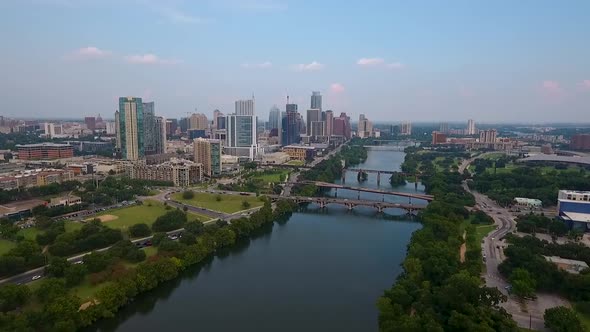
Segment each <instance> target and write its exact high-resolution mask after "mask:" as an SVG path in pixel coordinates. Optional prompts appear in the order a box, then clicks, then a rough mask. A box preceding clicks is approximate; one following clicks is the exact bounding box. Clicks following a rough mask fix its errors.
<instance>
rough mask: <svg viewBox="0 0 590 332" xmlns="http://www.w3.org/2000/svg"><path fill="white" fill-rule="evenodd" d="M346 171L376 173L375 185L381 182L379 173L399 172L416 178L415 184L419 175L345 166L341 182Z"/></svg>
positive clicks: (391, 172) (392, 172)
mask: <svg viewBox="0 0 590 332" xmlns="http://www.w3.org/2000/svg"><path fill="white" fill-rule="evenodd" d="M346 171H350V172H358V173H359V174H360V173H361V172H364V173H372V174H377V185H380V184H381V174H394V173H398V174H401V175H403V176H413V177H415V178H416V181H415V182H416V184H417V183H418V177H419V176H420V174H418V173H416V174H410V173H404V172H396V171H382V170H378V169H360V168H345V169H343V172H342V183H344V181H345V180H346V179H345V178H346V173H345V172H346Z"/></svg>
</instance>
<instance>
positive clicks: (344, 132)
mask: <svg viewBox="0 0 590 332" xmlns="http://www.w3.org/2000/svg"><path fill="white" fill-rule="evenodd" d="M333 132H334V136H342V137H344V138H345V139H350V137H351V128H350V118H349V117H348V116H347V115H346V113H344V112H342V113H340V116H339V117H337V118H334V121H333Z"/></svg>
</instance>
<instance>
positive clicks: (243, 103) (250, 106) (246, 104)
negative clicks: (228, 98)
mask: <svg viewBox="0 0 590 332" xmlns="http://www.w3.org/2000/svg"><path fill="white" fill-rule="evenodd" d="M235 104H236V111H235V114H236V115H254V99H247V100H236V103H235Z"/></svg>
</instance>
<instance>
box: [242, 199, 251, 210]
mask: <svg viewBox="0 0 590 332" xmlns="http://www.w3.org/2000/svg"><path fill="white" fill-rule="evenodd" d="M242 208H243V209H244V210H247V209H249V208H250V202H248V201H247V200H243V201H242Z"/></svg>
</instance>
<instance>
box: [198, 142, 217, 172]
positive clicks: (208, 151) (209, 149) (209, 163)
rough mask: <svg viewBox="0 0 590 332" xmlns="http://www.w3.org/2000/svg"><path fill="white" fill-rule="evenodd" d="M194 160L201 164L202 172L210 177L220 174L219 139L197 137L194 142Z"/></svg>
mask: <svg viewBox="0 0 590 332" xmlns="http://www.w3.org/2000/svg"><path fill="white" fill-rule="evenodd" d="M193 147H194V149H193V150H194V154H195V162H196V163H201V164H202V165H203V174H205V175H207V176H209V177H212V176H214V175H219V174H221V167H222V163H221V141H220V140H217V139H203V138H197V139H196V140H195V141H194V143H193Z"/></svg>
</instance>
